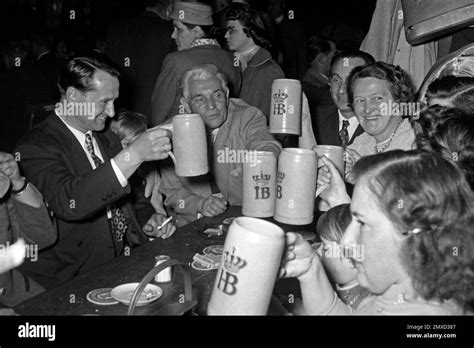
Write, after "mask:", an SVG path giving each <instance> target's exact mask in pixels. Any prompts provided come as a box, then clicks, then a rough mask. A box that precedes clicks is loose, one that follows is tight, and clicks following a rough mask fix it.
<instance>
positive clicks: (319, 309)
mask: <svg viewBox="0 0 474 348" xmlns="http://www.w3.org/2000/svg"><path fill="white" fill-rule="evenodd" d="M312 263H313V266H312V267H311V270H310V271H308V272H307V273H306V274H305V275H304V276H302V277H299V278H298V280H299V282H300V287H301V295H302V299H303V307H304V310H305V312H306V314H308V315H318V314H327V312H328V311H329V310H330V308H331V305H332V304H333V301H334V296H335V295H334V289H333V288H332V286H331V283H330V282H329V279H328V277H327V275H326V272H325V271H324V268H323V265H322V264H321V262H320V261H318V260H315V259H313V261H312Z"/></svg>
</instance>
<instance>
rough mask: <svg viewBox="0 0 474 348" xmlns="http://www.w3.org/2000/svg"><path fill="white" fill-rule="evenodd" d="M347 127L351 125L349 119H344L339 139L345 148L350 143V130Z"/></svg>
mask: <svg viewBox="0 0 474 348" xmlns="http://www.w3.org/2000/svg"><path fill="white" fill-rule="evenodd" d="M347 127H349V121H347V120H344V121H342V128H341V130H340V131H339V139H340V140H341V146H342V147H343V148H346V147H347V144H348V143H349V132H348V131H347Z"/></svg>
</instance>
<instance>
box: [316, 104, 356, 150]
mask: <svg viewBox="0 0 474 348" xmlns="http://www.w3.org/2000/svg"><path fill="white" fill-rule="evenodd" d="M317 115H318V117H317V118H316V120H314V119H313V128H314V130H315V132H314V135H315V137H316V141H317V143H318V145H335V146H341V140H340V138H339V113H338V112H337V106H336V105H329V106H324V107H321V108H319V110H318V114H317ZM362 133H364V129H363V128H362V127H361V125H358V126H357V128H356V130H355V132H354V134H353V135H352V137H351V138H350V139H349V143H348V145H350V144H352V143H353V142H354V139H355V138H356V137H357V136H359V135H361V134H362Z"/></svg>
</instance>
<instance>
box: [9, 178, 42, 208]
mask: <svg viewBox="0 0 474 348" xmlns="http://www.w3.org/2000/svg"><path fill="white" fill-rule="evenodd" d="M23 180H26V179H21V180H18V181H12V190H15V191H18V190H20V189H21V188H22V187H23V183H24V181H23ZM11 196H12V198H13V199H15V200H17V201H19V202H21V203H23V204H26V205H29V206H31V207H33V208H39V207H41V206H42V205H43V197H42V196H41V194H40V193H39V191H38V190H35V189H34V188H33V185H32V184H28V186H27V187H26V189H25V190H23V191H22V192H20V193H19V194H12V195H11Z"/></svg>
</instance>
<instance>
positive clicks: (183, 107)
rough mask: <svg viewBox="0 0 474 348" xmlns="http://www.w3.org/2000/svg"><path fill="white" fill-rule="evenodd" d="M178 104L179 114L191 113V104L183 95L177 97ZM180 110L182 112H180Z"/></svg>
mask: <svg viewBox="0 0 474 348" xmlns="http://www.w3.org/2000/svg"><path fill="white" fill-rule="evenodd" d="M179 101H180V105H179V113H180V114H192V113H193V111H192V110H191V106H190V105H189V103H188V102H187V101H186V99H185V98H184V97H181V98H180V99H179ZM181 111H182V112H181Z"/></svg>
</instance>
